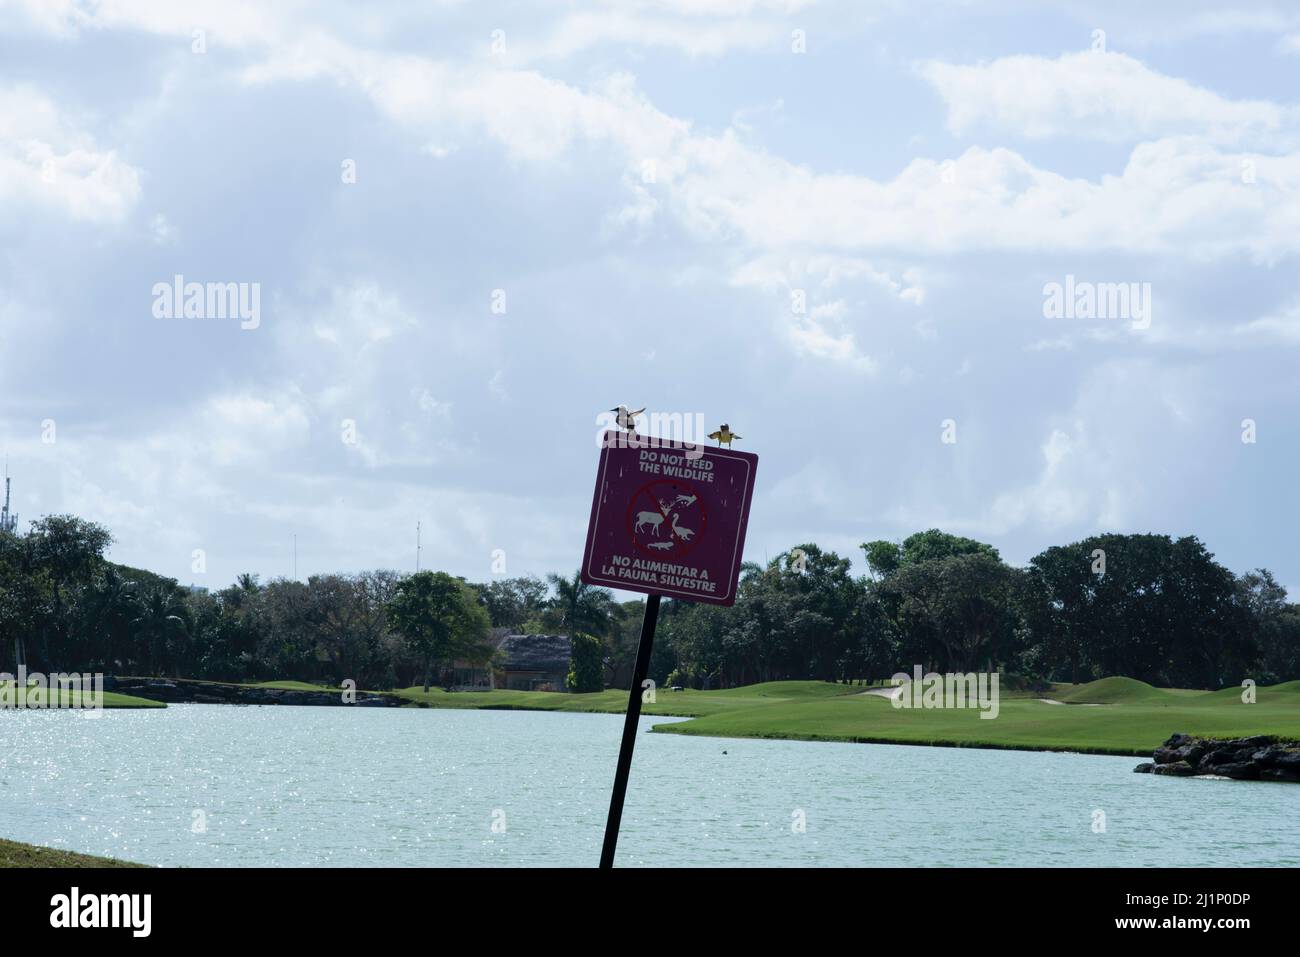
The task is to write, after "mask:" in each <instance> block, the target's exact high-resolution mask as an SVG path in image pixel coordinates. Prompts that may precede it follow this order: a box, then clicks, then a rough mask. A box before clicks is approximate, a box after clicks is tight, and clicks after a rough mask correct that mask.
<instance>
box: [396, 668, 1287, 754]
mask: <svg viewBox="0 0 1300 957" xmlns="http://www.w3.org/2000/svg"><path fill="white" fill-rule="evenodd" d="M862 691H863V689H861V688H858V687H853V686H845V685H834V684H828V683H825V682H818V681H776V682H768V683H766V684H761V685H750V686H748V687H744V688H730V689H727V690H725V691H680V692H673V691H663V690H660V691H659V692H658V695H657V698H658V700H657V702H656V703H655V704H646V705H644V706H643V708H642V713H644V714H647V715H675V716H684V717H692V718H695V719H696V720H693V721H685V722H674V723H672V724H664V725H657V726H656V727H655V730H656V731H661V732H665V733H671V734H697V735H711V736H715V737H757V738H789V739H798V740H809V741H859V742H881V743H895V744H927V745H945V746H958V747H987V748H1015V749H1024V750H1051V751H1085V752H1092V753H1099V754H1131V755H1150V753H1151V751H1152V750H1153V749H1154V748H1155V747H1156V746H1158V745H1159V744H1160V743H1161V742H1163V741H1164V740H1165V739H1166V738H1168V737H1169V735H1171V734H1173V733H1174V732H1176V731H1183V732H1189V733H1193V734H1203V735H1207V736H1212V737H1240V736H1245V735H1251V734H1276V735H1280V736H1283V737H1289V738H1298V739H1300V682H1288V683H1286V684H1282V685H1277V686H1275V687H1272V688H1259V689H1257V695H1258V700H1257V702H1256V703H1255V704H1243V703H1242V702H1241V690H1240V689H1238V688H1226V689H1224V690H1222V691H1215V692H1207V691H1189V690H1186V689H1162V688H1153V687H1151V686H1150V685H1148V684H1145V683H1144V682H1141V681H1134V680H1133V679H1129V678H1104V679H1102V680H1100V681H1095V682H1090V683H1089V684H1084V685H1077V686H1071V685H1057V686H1055V687H1054V690H1053V691H1051V692H1049V693H1045V694H1044V695H1043V696H1044V697H1051V698H1054V699H1055V700H1058V701H1070V702H1073V703H1071V704H1048V703H1046V702H1043V701H1038V700H1036V698H1037V697H1038V695H1037V694H1036V693H1033V692H1024V691H1021V692H1004V693H1002V694H1001V696H1000V707H999V713H998V717H996V718H992V719H989V718H981V717H980V712H979V710H977V709H974V708H970V709H964V710H959V709H949V710H943V709H910V708H895V707H894V706H893V704H891V703H890V701H889V700H888V699H886V698H883V697H881V696H879V695H871V694H863V693H862ZM398 694H400V695H401V696H402V697H405V698H407V699H409V700H411V701H417V702H421V703H424V704H426V705H427V706H430V707H436V708H519V709H528V710H543V711H579V712H613V713H617V712H621V711H623V709H624V708H625V707H626V704H627V692H626V691H603V692H600V693H598V694H586V695H572V694H561V693H554V692H542V691H488V692H452V693H448V692H444V691H441V690H437V689H434V690H431V691H430V692H429V693H428V695H425V694H424V692H423V691H422V690H421V689H420V688H408V689H405V690H404V691H400V692H398Z"/></svg>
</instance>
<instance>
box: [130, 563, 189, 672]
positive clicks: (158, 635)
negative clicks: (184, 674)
mask: <svg viewBox="0 0 1300 957" xmlns="http://www.w3.org/2000/svg"><path fill="white" fill-rule="evenodd" d="M187 617H188V616H187V615H186V611H185V604H184V602H183V601H182V600H181V596H180V595H179V594H178V593H177V591H176V589H175V587H174V586H172V585H167V584H160V585H155V586H154V587H153V588H151V589H149V590H148V591H147V592H145V593H144V595H143V596H142V597H141V600H140V614H139V615H138V616H137V617H136V618H135V619H134V620H133V621H132V622H131V627H132V629H134V630H135V634H136V637H137V638H139V639H140V640H141V644H142V645H143V651H144V653H145V660H146V661H147V663H148V668H149V671H150V672H152V673H156V674H161V673H162V672H163V671H165V670H166V665H167V663H168V659H171V660H172V663H173V664H174V665H175V667H176V668H177V669H179V667H180V661H179V656H178V655H173V654H172V652H173V651H178V650H179V649H178V648H176V647H175V642H173V641H171V640H170V639H172V638H174V637H184V635H185V631H186V618H187ZM177 677H179V671H178V673H177Z"/></svg>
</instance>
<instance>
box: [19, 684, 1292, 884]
mask: <svg viewBox="0 0 1300 957" xmlns="http://www.w3.org/2000/svg"><path fill="white" fill-rule="evenodd" d="M622 720H623V719H622V717H620V716H611V715H582V714H549V713H547V714H543V713H537V712H522V711H437V710H415V709H403V710H396V709H394V710H386V709H382V710H381V709H373V710H372V709H352V710H345V709H341V708H295V707H248V708H244V707H230V706H222V705H173V706H171V707H170V708H168V709H167V710H166V711H107V712H103V713H102V714H101V716H100V717H98V718H87V717H86V716H85V715H84V714H80V713H77V712H71V711H50V712H34V711H32V712H13V711H9V712H3V713H0V837H6V838H10V839H13V840H20V841H28V842H30V843H34V844H44V845H49V846H54V847H62V848H67V849H70V850H77V851H84V852H88V853H93V854H103V855H109V856H113V857H121V858H125V859H128V860H134V861H140V862H143V863H150V864H165V865H186V866H195V867H202V866H248V865H264V866H265V865H306V866H321V865H330V866H347V865H384V866H408V867H421V866H430V865H434V866H438V865H444V866H447V865H449V866H482V865H511V866H529V865H559V866H594V865H595V864H596V862H597V861H598V860H599V857H600V842H601V835H602V832H603V828H604V824H605V814H606V811H607V808H608V801H609V790H610V784H611V781H612V779H613V774H614V762H615V757H616V755H617V752H618V741H619V735H620V731H621V728H622ZM664 721H665V719H663V718H652V719H650V718H648V719H643V721H642V727H643V729H646V728H649V726H650V725H651V724H654V723H660V724H662V723H664ZM724 752H725V753H724ZM1136 763H1137V760H1136V759H1134V758H1109V757H1091V756H1086V755H1072V754H1041V753H1030V752H1016V751H979V750H964V749H955V748H920V747H905V746H893V745H861V744H856V745H855V744H815V743H806V742H796V741H758V740H738V739H721V738H698V737H686V736H681V735H668V734H642V735H640V736H639V738H638V741H637V750H636V757H635V760H634V762H633V769H632V778H631V783H630V786H629V789H628V798H627V806H626V810H625V812H624V815H623V831H622V837H621V839H620V842H619V853H618V863H619V864H621V865H648V866H673V865H796V866H798V865H887V866H904V867H912V866H932V865H941V866H944V865H949V866H950V865H1022V866H1057V865H1085V866H1086V865H1098V866H1142V865H1166V866H1192V865H1196V866H1202V865H1221V866H1232V865H1254V866H1257V865H1291V866H1295V865H1298V864H1300V787H1297V786H1294V785H1286V784H1270V783H1253V782H1240V781H1215V780H1205V779H1190V780H1180V779H1175V778H1161V777H1154V776H1152V775H1147V774H1134V773H1133V766H1134V765H1135V764H1136ZM1097 811H1101V812H1104V814H1105V832H1104V833H1096V832H1094V813H1095V812H1097ZM800 822H803V824H804V828H803V830H802V831H800V830H799V829H798V828H797V826H796V825H798V824H799V823H800ZM494 827H495V830H494Z"/></svg>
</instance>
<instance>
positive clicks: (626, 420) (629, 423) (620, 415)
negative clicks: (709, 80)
mask: <svg viewBox="0 0 1300 957" xmlns="http://www.w3.org/2000/svg"><path fill="white" fill-rule="evenodd" d="M609 411H611V412H613V413H615V420H614V421H616V422H617V423H618V427H619V428H620V429H625V430H626V431H628V432H635V431H636V420H637V416H639V415H640V414H641V413H642V412H644V411H645V409H644V408H640V409H637V410H636V411H635V412H634V411H632V410H631V409H629V408H628V407H627V406H625V405H620V406H616V407H615V408H613V409H610V410H609Z"/></svg>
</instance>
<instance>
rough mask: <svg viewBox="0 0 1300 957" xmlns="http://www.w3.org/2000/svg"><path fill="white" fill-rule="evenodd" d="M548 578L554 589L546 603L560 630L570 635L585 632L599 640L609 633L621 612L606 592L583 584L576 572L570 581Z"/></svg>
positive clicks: (553, 577) (556, 576)
mask: <svg viewBox="0 0 1300 957" xmlns="http://www.w3.org/2000/svg"><path fill="white" fill-rule="evenodd" d="M548 578H549V580H550V583H551V587H552V588H554V589H555V597H554V598H552V599H551V600H550V603H549V604H550V607H551V608H552V609H553V610H554V611H555V612H556V614H557V615H558V623H559V626H560V628H562V629H563V630H564V631H565V632H567V633H568V634H569V635H570V636H572V635H575V634H577V633H578V632H580V631H585V632H587V633H588V634H592V635H596V636H597V637H601V638H603V637H605V636H606V635H608V634H609V633H610V631H611V630H612V629H613V627H614V625H615V623H616V622H617V621H618V620H619V617H620V616H621V614H622V609H621V608H619V606H618V604H617V603H616V602H615V601H614V596H613V595H612V594H610V592H609V591H607V590H606V589H604V588H597V587H595V586H593V585H589V584H587V583H586V582H585V581H583V580H582V575H581V573H580V572H574V573H573V577H572V578H563V577H561V576H560V575H550V576H548Z"/></svg>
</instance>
